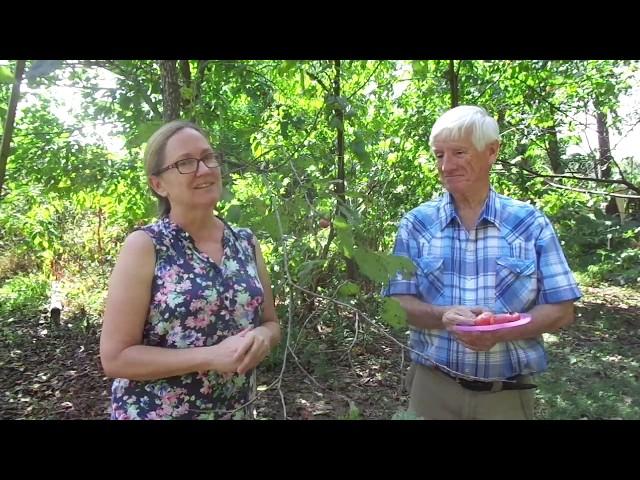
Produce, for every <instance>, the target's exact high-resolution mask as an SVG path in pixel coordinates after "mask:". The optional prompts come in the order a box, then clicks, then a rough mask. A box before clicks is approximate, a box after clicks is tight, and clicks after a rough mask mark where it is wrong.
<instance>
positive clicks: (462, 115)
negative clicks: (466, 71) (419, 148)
mask: <svg viewBox="0 0 640 480" xmlns="http://www.w3.org/2000/svg"><path fill="white" fill-rule="evenodd" d="M469 134H470V135H471V141H472V142H473V144H474V145H475V147H476V148H477V149H478V150H482V149H483V148H484V147H486V146H487V145H488V144H489V143H491V142H493V141H495V140H497V141H498V142H499V141H500V128H499V127H498V122H496V121H495V119H494V118H493V117H492V116H491V115H489V114H488V113H487V111H486V110H485V109H484V108H481V107H476V106H473V105H460V106H459V107H455V108H452V109H451V110H448V111H447V112H445V113H444V114H443V115H442V116H441V117H440V118H438V120H436V123H435V124H434V125H433V128H432V129H431V135H430V136H429V146H431V147H433V142H434V141H435V140H437V139H438V140H453V141H456V140H460V139H461V138H463V137H464V136H466V135H469Z"/></svg>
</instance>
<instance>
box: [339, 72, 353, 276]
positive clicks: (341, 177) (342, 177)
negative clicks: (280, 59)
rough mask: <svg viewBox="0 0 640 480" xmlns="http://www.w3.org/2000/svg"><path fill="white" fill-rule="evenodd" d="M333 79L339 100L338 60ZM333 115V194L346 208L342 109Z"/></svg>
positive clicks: (350, 270)
mask: <svg viewBox="0 0 640 480" xmlns="http://www.w3.org/2000/svg"><path fill="white" fill-rule="evenodd" d="M333 67H334V72H335V74H334V77H333V95H334V97H335V98H339V97H340V94H341V85H340V75H341V71H340V67H341V64H340V60H335V61H334V63H333ZM333 114H334V115H335V117H336V118H337V119H338V120H339V122H338V128H337V129H336V131H337V138H336V160H337V180H338V181H337V182H336V183H335V192H336V196H337V197H338V206H342V207H346V206H347V200H346V197H345V181H346V178H345V169H344V111H343V110H342V108H336V109H334V110H333ZM345 260H346V263H347V277H348V278H349V279H350V280H355V278H356V274H357V270H356V266H355V264H354V262H353V260H352V259H350V258H346V259H345Z"/></svg>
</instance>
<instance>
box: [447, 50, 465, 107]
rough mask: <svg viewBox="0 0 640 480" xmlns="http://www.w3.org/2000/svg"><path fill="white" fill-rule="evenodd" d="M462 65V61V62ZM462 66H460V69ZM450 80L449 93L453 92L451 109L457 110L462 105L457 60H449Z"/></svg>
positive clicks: (448, 77) (448, 75)
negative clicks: (456, 66)
mask: <svg viewBox="0 0 640 480" xmlns="http://www.w3.org/2000/svg"><path fill="white" fill-rule="evenodd" d="M460 63H462V60H460ZM459 66H460V64H458V67H459ZM447 79H448V80H449V91H450V92H451V108H455V107H457V106H458V105H459V104H460V88H459V85H458V72H457V71H456V69H455V60H449V72H448V74H447Z"/></svg>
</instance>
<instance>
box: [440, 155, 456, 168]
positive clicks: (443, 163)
mask: <svg viewBox="0 0 640 480" xmlns="http://www.w3.org/2000/svg"><path fill="white" fill-rule="evenodd" d="M452 167H453V162H452V161H451V156H450V155H449V154H448V153H443V154H442V157H440V169H441V170H442V171H443V172H445V171H448V170H451V168H452Z"/></svg>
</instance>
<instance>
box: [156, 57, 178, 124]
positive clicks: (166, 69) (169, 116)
mask: <svg viewBox="0 0 640 480" xmlns="http://www.w3.org/2000/svg"><path fill="white" fill-rule="evenodd" d="M160 78H161V79H162V104H163V109H162V120H163V121H165V122H170V121H171V120H177V119H179V118H180V101H181V95H180V84H179V83H178V66H177V61H176V60H160Z"/></svg>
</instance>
